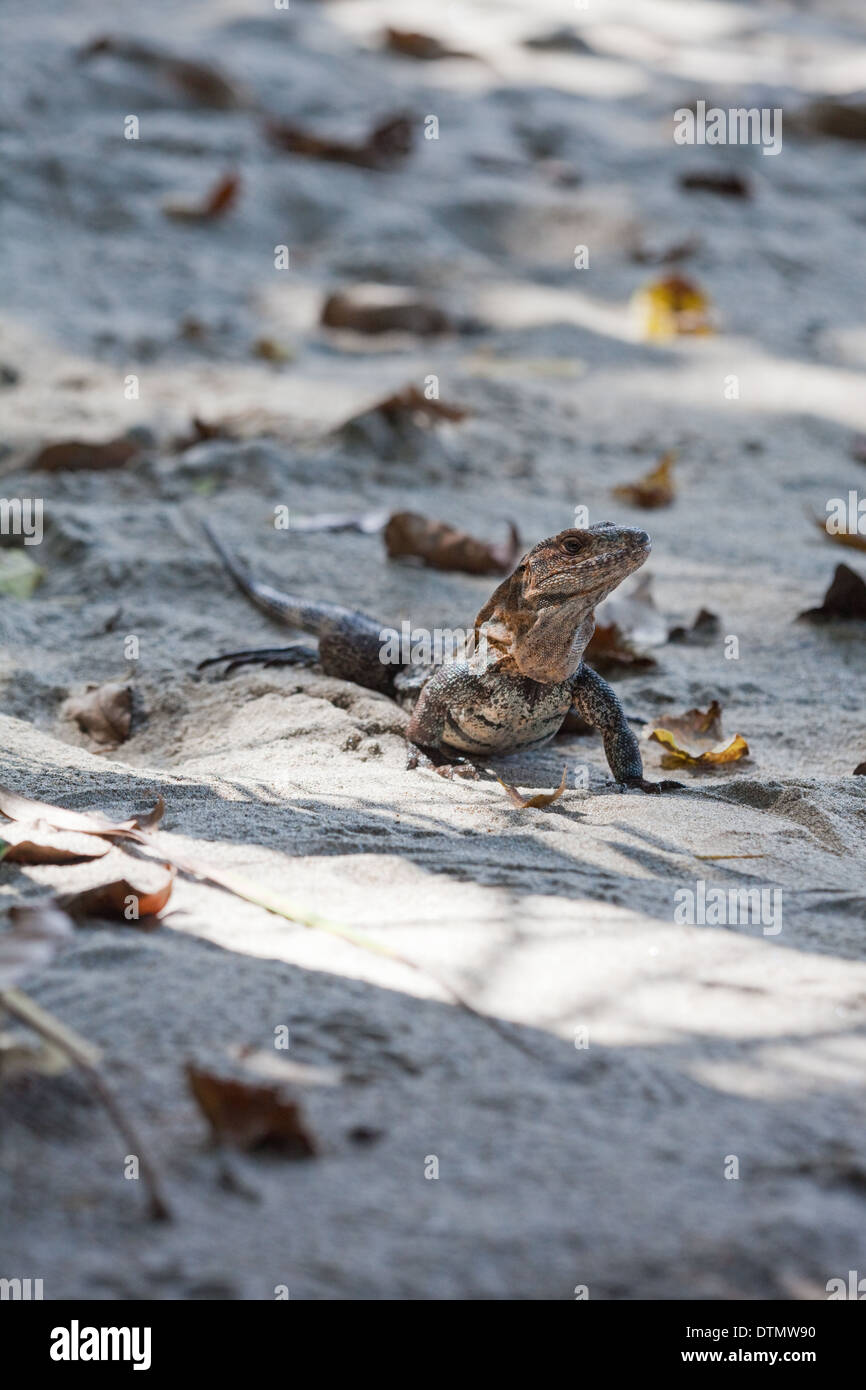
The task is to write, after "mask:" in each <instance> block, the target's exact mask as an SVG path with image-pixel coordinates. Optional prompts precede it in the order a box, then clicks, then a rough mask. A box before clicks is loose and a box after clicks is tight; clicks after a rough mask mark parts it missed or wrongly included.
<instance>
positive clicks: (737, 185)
mask: <svg viewBox="0 0 866 1390" xmlns="http://www.w3.org/2000/svg"><path fill="white" fill-rule="evenodd" d="M679 182H680V188H685V189H686V190H687V191H688V192H690V193H720V194H722V196H724V197H726V198H751V196H752V188H751V185H750V183H749V181H748V179H746V178H744V177H743V175H742V174H735V173H734V172H733V170H731V169H729V170H721V169H719V170H717V169H701V170H695V171H693V172H691V173H686V174H680V180H679Z"/></svg>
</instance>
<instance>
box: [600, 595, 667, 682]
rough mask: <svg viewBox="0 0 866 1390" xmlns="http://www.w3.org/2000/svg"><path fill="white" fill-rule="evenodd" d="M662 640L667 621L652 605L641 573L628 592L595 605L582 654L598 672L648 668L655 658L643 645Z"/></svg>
mask: <svg viewBox="0 0 866 1390" xmlns="http://www.w3.org/2000/svg"><path fill="white" fill-rule="evenodd" d="M666 640H667V624H666V623H665V621H664V619H663V618H662V615H661V613H659V611H658V609H657V608H656V606H655V601H654V599H653V595H652V579H651V577H650V575H648V574H643V575H641V577H640V579H639V580H638V582H637V584H636V585H635V586H634V588H633V589H632V590H631V592H630V593H627V594H615V595H614V596H613V597H612V598H608V599H605V601H604V603H602V604H601V605H600V606H599V608H598V609H597V612H596V625H595V631H594V633H593V635H592V637H591V638H590V640H589V642H588V644H587V646H586V649H585V651H584V658H585V660H586V661H587V663H588V664H589V665H590V666H591V667H592V668H593V670H595V671H598V672H599V673H600V674H601V675H604V674H605V673H606V672H609V671H616V670H618V669H624V670H632V671H648V670H650V669H651V668H652V667H653V666H655V664H656V662H655V658H654V657H652V656H650V655H649V653H648V652H647V650H646V649H647V648H648V647H660V646H662V645H663V643H664V642H665V641H666Z"/></svg>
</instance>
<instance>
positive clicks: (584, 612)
mask: <svg viewBox="0 0 866 1390" xmlns="http://www.w3.org/2000/svg"><path fill="white" fill-rule="evenodd" d="M205 530H206V533H207V535H208V539H209V540H210V542H211V544H212V545H213V547H214V549H215V550H216V551H217V554H218V555H219V556H220V559H221V560H222V562H223V564H224V565H225V568H226V569H227V570H228V572H229V574H230V575H231V576H232V578H233V579H234V581H235V583H236V584H237V585H238V587H239V588H240V589H241V591H242V593H244V594H245V595H246V596H247V598H249V599H251V600H252V602H253V603H254V604H256V606H257V607H259V608H261V609H263V610H264V612H265V613H268V614H269V615H270V616H271V617H272V618H275V619H277V621H278V622H280V623H282V624H284V625H285V626H287V627H292V628H299V629H301V630H302V631H304V632H308V633H312V634H314V635H315V636H316V637H317V638H318V651H317V650H316V649H315V648H312V647H310V646H308V645H304V644H301V643H294V644H293V645H292V646H290V647H278V648H272V647H266V648H263V649H259V650H255V651H240V652H227V653H225V654H224V655H222V656H217V657H211V658H210V659H209V660H207V661H203V662H201V664H200V666H199V669H200V670H201V669H203V668H204V667H206V666H212V665H214V664H215V663H218V662H223V661H224V662H227V663H228V666H227V667H226V670H227V671H229V670H232V669H235V668H236V667H238V666H244V665H248V664H251V663H256V662H261V663H265V664H267V665H281V664H291V665H298V664H307V665H308V664H312V663H313V662H316V661H317V662H318V664H319V665H320V666H321V669H322V670H323V671H324V672H325V674H326V675H329V676H337V677H340V678H341V679H343V680H348V681H354V682H355V683H356V684H357V685H362V686H366V687H367V688H368V689H370V690H377V691H382V692H383V693H385V694H386V695H390V696H391V697H392V698H394V699H396V700H398V701H399V702H400V703H402V704H404V705H408V706H410V707H412V717H411V719H410V721H409V727H408V729H407V731H406V737H407V740H408V743H409V757H408V762H407V766H408V767H409V768H415V767H429V768H435V769H436V771H437V772H439V773H441V774H442V775H444V776H453V775H455V773H456V774H458V775H462V776H465V775H469V776H472V775H477V769H476V768H475V766H474V760H476V759H479V758H486V757H490V756H497V755H498V756H504V755H506V754H508V753H516V752H519V751H522V750H525V749H529V748H538V747H540V746H541V745H542V744H544V743H547V742H548V741H549V740H550V739H552V738H553V737H554V735H555V734H556V733H558V732H559V730H560V729H561V727H562V725H563V723H564V722H565V720H566V718H567V716H568V715H569V714H570V713H575V714H577V715H579V716H580V718H581V719H582V720H584V721H585V722H586V723H587V724H591V725H592V726H593V727H594V728H596V729H599V730H600V731H601V734H602V737H603V740H604V751H605V754H606V756H607V761H608V763H609V765H610V769H611V772H612V773H613V776H614V780H615V782H616V783H617V785H618V786H619V787H620V788H621V789H624V788H627V787H633V788H637V789H639V790H640V791H644V792H660V791H669V790H673V789H674V788H678V787H679V786H681V783H679V782H664V781H663V782H648V781H646V780H645V778H644V775H643V765H642V763H641V756H640V749H639V747H638V742H637V739H636V738H635V736H634V734H633V733H632V731H631V729H630V728H629V726H628V721H627V719H626V716H625V713H624V711H623V708H622V705H621V704H620V702H619V700H618V699H617V697H616V695H615V693H614V691H613V690H612V689H611V687H610V686H609V685H608V684H607V682H606V681H604V680H602V678H601V676H599V675H597V674H596V672H595V671H593V670H591V669H590V667H588V666H587V665H586V664H585V663H584V661H583V653H584V650H585V648H586V645H587V643H588V642H589V639H590V637H591V636H592V634H593V631H594V629H595V609H596V607H597V605H598V604H599V603H601V601H602V599H604V598H606V597H607V595H608V594H610V593H611V592H612V591H613V590H614V589H615V588H616V587H617V585H618V584H621V583H622V581H623V579H625V578H626V576H627V575H629V574H631V573H632V572H633V571H634V570H636V569H638V568H639V567H640V566H641V565H642V564H643V563H644V561H645V560H646V558H647V556H648V555H649V553H650V549H651V542H650V538H649V536H648V535H647V533H646V531H639V530H636V529H634V528H632V527H628V526H614V525H613V523H612V522H609V521H602V522H598V523H597V524H596V525H594V526H589V527H587V528H586V529H584V530H570V531H560V532H559V534H558V535H556V536H550V537H549V538H548V539H547V540H544V541H540V542H539V544H538V545H536V546H533V548H532V549H531V550H530V551H529V552H528V554H526V555H525V556H524V558H523V559H522V560H521V561H520V564H519V565H518V566H517V568H516V569H515V570H514V572H513V574H511V575H509V577H508V578H507V579H505V580H503V582H502V583H501V584H500V585H499V587H498V588H497V589H496V590H495V591H494V593H493V594H491V596H490V598H489V599H488V600H487V602H486V603H485V605H484V607H483V608H482V609H481V612H480V613H479V614H478V617H477V618H476V619H475V625H474V630H473V637H474V640H473V641H471V642H469V643H468V644H467V649H466V650H465V652H463V653H458V654H456V655H455V656H454V657H453V659H451V660H447V661H446V662H445V663H444V664H441V665H438V666H434V665H429V666H421V667H419V666H417V665H412V664H411V663H409V662H404V663H402V664H401V663H397V664H393V663H387V662H383V660H382V652H383V643H384V630H383V627H382V625H381V624H380V623H378V622H377V621H376V620H375V619H374V618H370V617H367V616H366V614H364V613H357V612H354V611H353V610H352V609H350V608H343V607H342V606H340V605H339V604H335V603H323V602H319V601H318V600H316V599H304V598H295V597H291V596H289V595H287V594H281V593H280V592H279V591H278V590H276V589H272V588H271V587H270V586H269V585H267V584H261V583H259V582H258V581H256V580H254V579H253V578H251V577H250V575H249V574H248V573H247V571H246V570H245V569H244V568H243V567H242V566H241V565H240V564H239V562H238V561H237V560H236V559H235V557H234V556H233V555H231V554H230V553H229V552H228V551H227V550H226V549H225V547H224V546H223V545H222V543H221V542H220V540H219V539H218V538H217V537H216V535H214V533H213V531H211V530H210V528H209V527H207V526H206V527H205Z"/></svg>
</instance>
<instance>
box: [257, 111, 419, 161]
mask: <svg viewBox="0 0 866 1390" xmlns="http://www.w3.org/2000/svg"><path fill="white" fill-rule="evenodd" d="M265 131H266V134H267V135H268V137H269V139H270V140H271V142H272V143H273V144H274V145H276V146H277V147H278V148H279V149H281V150H288V151H289V153H290V154H299V155H303V156H304V157H305V158H307V159H324V160H328V161H330V162H331V163H336V164H355V165H357V166H358V167H359V168H361V169H387V168H389V167H390V166H392V165H394V164H398V163H400V161H402V160H404V159H405V158H406V156H407V155H408V154H410V153H411V150H412V122H411V121H410V120H409V118H408V116H403V115H399V116H389V117H388V119H387V120H386V121H382V122H381V123H380V124H379V125H377V126H374V127H373V129H372V130H371V131H370V134H369V135H368V136H367V138H366V140H363V141H361V142H360V143H358V142H352V141H347V140H333V139H330V138H329V137H327V136H322V135H314V134H313V133H312V131H309V130H305V129H304V128H303V126H297V125H292V124H291V123H289V122H281V121H269V122H268V124H267V126H266V127H265Z"/></svg>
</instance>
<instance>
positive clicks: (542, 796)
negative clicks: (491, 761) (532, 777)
mask: <svg viewBox="0 0 866 1390" xmlns="http://www.w3.org/2000/svg"><path fill="white" fill-rule="evenodd" d="M567 777H568V764H567V763H566V765H565V767H564V768H563V769H562V781H561V782H560V784H559V786H558V787H557V789H556V791H555V792H536V794H535V796H521V795H520V792H519V791H518V790H517V788H516V787H512V785H511V783H510V782H503V780H502V778H501V777H497V779H496V780H497V782H498V783H499V784H500V786H502V787H504V788H505V790H506V791H507V793H508V796H509V799H510V800H511V801H513V802H514V805H515V806H517V807H518V809H519V810H521V811H525V810H526V809H527V808H528V807H530V806H552V805H553V803H554V801H558V800H559V798H560V797H561V796H562V793H563V792H564V791H565V782H566V778H567Z"/></svg>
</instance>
